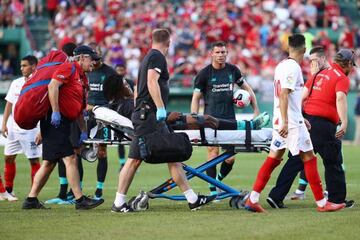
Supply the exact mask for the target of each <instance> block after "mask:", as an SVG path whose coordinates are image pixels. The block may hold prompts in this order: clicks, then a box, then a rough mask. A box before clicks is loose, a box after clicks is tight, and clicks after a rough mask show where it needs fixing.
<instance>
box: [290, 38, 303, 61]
mask: <svg viewBox="0 0 360 240" xmlns="http://www.w3.org/2000/svg"><path fill="white" fill-rule="evenodd" d="M305 52H306V48H305V37H304V36H303V35H302V34H298V33H295V34H293V35H291V36H289V54H290V55H298V56H304V54H305Z"/></svg>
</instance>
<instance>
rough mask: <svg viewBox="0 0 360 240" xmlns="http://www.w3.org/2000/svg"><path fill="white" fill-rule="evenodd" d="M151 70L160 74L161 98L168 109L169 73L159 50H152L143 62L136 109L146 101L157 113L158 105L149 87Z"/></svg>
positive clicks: (140, 70)
mask: <svg viewBox="0 0 360 240" xmlns="http://www.w3.org/2000/svg"><path fill="white" fill-rule="evenodd" d="M149 69H154V70H155V71H156V72H158V73H159V74H160V77H159V80H158V83H159V86H160V93H161V98H162V101H163V103H164V105H165V107H166V105H167V101H168V97H169V82H168V80H169V72H168V69H167V63H166V59H165V56H164V55H163V54H162V53H161V52H160V51H159V50H156V49H151V50H150V51H149V52H148V53H147V54H146V56H145V57H144V59H143V60H142V62H141V65H140V68H139V76H138V84H137V94H138V95H137V98H136V104H135V109H138V108H139V106H140V105H141V103H142V102H143V101H146V102H147V103H148V104H149V105H150V106H151V107H152V111H156V105H155V103H154V101H153V100H152V98H151V96H150V93H149V89H148V85H147V80H148V79H147V75H148V70H149Z"/></svg>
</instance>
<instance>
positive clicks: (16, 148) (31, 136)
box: [0, 55, 41, 201]
mask: <svg viewBox="0 0 360 240" xmlns="http://www.w3.org/2000/svg"><path fill="white" fill-rule="evenodd" d="M37 62H38V61H37V59H36V57H35V56H32V55H28V56H26V57H24V58H23V59H21V63H20V70H21V73H22V75H23V76H22V77H20V78H18V79H15V80H14V81H13V82H12V83H11V85H10V88H9V91H8V93H7V95H6V97H5V100H6V105H5V110H4V118H3V122H2V135H3V136H4V137H6V138H7V141H6V143H5V149H4V158H5V169H4V178H5V189H6V191H5V192H3V193H1V192H0V196H1V198H3V199H6V200H8V201H16V200H18V199H17V197H15V196H14V193H13V187H14V179H15V175H16V162H15V160H16V155H17V154H21V153H24V154H25V156H26V157H27V158H28V159H29V162H30V166H31V183H32V182H33V179H34V175H35V173H36V172H37V171H38V170H39V168H40V163H39V157H40V156H41V146H38V145H37V142H38V141H39V139H37V138H38V136H37V135H38V134H39V133H40V128H39V127H36V128H34V129H31V130H25V129H22V128H20V127H19V126H18V125H17V124H16V122H15V121H14V118H13V117H12V114H11V113H12V112H14V108H15V104H16V102H17V100H18V98H19V95H20V91H21V88H22V87H23V85H24V84H25V82H26V81H27V79H28V78H29V76H30V75H31V73H32V72H34V71H35V69H36V65H37ZM29 107H30V106H29Z"/></svg>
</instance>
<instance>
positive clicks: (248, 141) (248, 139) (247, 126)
mask: <svg viewBox="0 0 360 240" xmlns="http://www.w3.org/2000/svg"><path fill="white" fill-rule="evenodd" d="M245 147H246V150H247V151H249V152H250V151H251V125H250V121H245Z"/></svg>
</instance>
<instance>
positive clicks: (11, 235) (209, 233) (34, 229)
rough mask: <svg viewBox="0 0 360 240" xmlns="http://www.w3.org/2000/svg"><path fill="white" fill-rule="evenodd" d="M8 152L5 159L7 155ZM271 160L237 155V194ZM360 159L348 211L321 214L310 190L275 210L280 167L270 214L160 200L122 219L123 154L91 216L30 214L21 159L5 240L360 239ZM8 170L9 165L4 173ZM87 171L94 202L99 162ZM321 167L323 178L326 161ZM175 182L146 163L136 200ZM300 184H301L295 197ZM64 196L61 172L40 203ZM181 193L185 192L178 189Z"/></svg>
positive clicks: (4, 206)
mask: <svg viewBox="0 0 360 240" xmlns="http://www.w3.org/2000/svg"><path fill="white" fill-rule="evenodd" d="M0 151H1V153H3V148H0ZM205 155H206V153H205V148H204V147H202V148H194V154H193V156H192V158H191V160H189V161H188V162H187V163H188V164H189V165H191V166H197V165H199V164H200V163H201V162H202V161H204V159H205ZM265 156H266V153H262V154H259V153H240V154H237V157H236V159H237V160H236V164H235V166H234V169H233V171H232V172H231V174H230V175H229V176H228V177H227V178H226V179H225V181H224V182H225V183H226V184H228V185H230V186H232V187H234V188H236V189H246V190H250V189H251V186H252V183H253V182H254V179H255V176H256V173H257V170H258V169H259V167H260V165H261V163H262V162H263V160H264V159H265ZM359 156H360V148H359V147H355V146H344V159H345V164H346V176H347V187H348V198H349V199H354V200H355V201H356V202H357V203H356V204H357V205H355V206H354V207H353V208H352V209H345V210H343V211H340V212H335V213H318V212H316V206H315V203H314V201H313V197H312V194H311V192H310V191H309V189H308V191H307V195H306V196H307V197H306V199H305V200H304V201H286V202H285V203H286V205H287V206H288V209H282V210H273V209H271V208H270V207H269V206H268V204H267V203H266V201H265V199H266V196H267V194H268V192H269V190H270V188H271V187H272V186H273V185H274V183H275V180H276V177H277V175H278V173H279V170H280V168H278V169H276V171H275V172H274V173H273V176H272V178H271V180H270V182H269V184H268V185H267V187H266V188H265V190H264V192H263V194H262V196H261V203H262V204H263V206H264V207H265V208H266V209H267V210H268V214H253V213H250V212H247V211H245V210H235V209H231V208H230V207H229V199H225V200H222V201H221V202H219V203H212V204H210V205H209V206H205V207H203V208H202V209H201V210H199V211H196V212H191V211H189V208H188V206H187V203H186V202H175V201H170V200H159V199H156V200H151V201H150V209H149V210H147V211H145V212H137V213H129V214H116V213H111V212H110V208H111V205H112V203H113V200H114V197H115V192H116V187H117V180H118V168H119V165H118V158H117V152H116V148H113V147H110V148H109V169H108V174H107V178H106V183H105V188H104V197H105V203H104V204H103V205H101V206H100V207H98V208H96V209H93V210H89V211H76V210H75V209H74V206H72V205H69V206H64V205H52V206H51V207H52V209H50V210H29V211H26V210H22V209H21V204H22V201H23V199H24V198H25V196H26V194H27V193H28V192H29V190H30V166H29V163H28V162H27V160H26V159H25V158H24V156H22V155H19V156H18V159H17V174H16V178H15V187H14V189H15V192H16V194H17V196H18V197H19V198H20V200H19V201H18V202H0V219H1V221H0V239H2V240H5V239H11V240H14V239H24V240H25V239H34V240H35V239H36V240H38V239H81V240H87V239H122V240H123V239H137V240H142V239H146V240H150V239H174V240H175V239H197V240H198V239H219V240H220V239H276V240H279V239H302V240H303V239H327V240H329V239H349V240H354V239H359V238H360V237H359V236H360V227H359V226H360V208H359V204H360V202H359V199H360V174H359V173H360V158H359ZM1 159H3V155H2V154H1ZM3 165H4V162H3V160H1V162H0V169H1V171H3ZM83 165H84V168H85V169H84V172H85V176H84V193H85V194H87V195H93V194H94V191H95V186H96V174H95V173H96V163H93V164H91V163H88V162H86V161H84V162H83ZM318 165H319V169H320V173H321V175H322V176H323V167H322V162H321V159H319V162H318ZM281 166H282V165H281ZM2 176H3V173H2ZM168 177H169V174H168V171H167V166H166V165H156V166H154V165H149V164H145V163H144V164H143V165H142V166H141V167H140V170H139V171H138V172H137V174H136V176H135V180H134V182H133V184H132V186H131V188H130V192H129V196H134V195H137V193H138V191H139V190H141V189H142V190H150V189H152V188H153V187H155V186H157V185H159V184H160V183H162V182H163V181H164V180H165V179H167V178H168ZM322 178H323V177H322ZM190 183H191V186H192V188H193V189H194V191H195V192H201V193H205V194H207V193H208V188H207V187H208V185H207V184H206V183H204V182H202V181H200V180H197V179H192V180H191V182H190ZM296 185H297V182H295V183H294V185H293V189H292V190H294V189H295V187H296ZM58 189H59V185H58V173H57V168H56V169H55V170H54V172H53V173H52V175H51V177H50V179H49V181H48V183H47V184H46V185H45V187H44V189H43V190H42V191H41V193H40V196H39V199H40V200H42V201H45V200H47V199H49V198H53V197H55V196H56V195H57V193H58ZM173 192H174V193H178V190H177V189H176V190H173Z"/></svg>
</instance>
